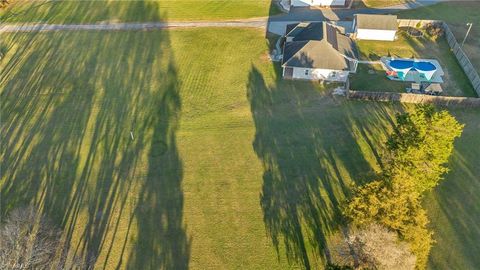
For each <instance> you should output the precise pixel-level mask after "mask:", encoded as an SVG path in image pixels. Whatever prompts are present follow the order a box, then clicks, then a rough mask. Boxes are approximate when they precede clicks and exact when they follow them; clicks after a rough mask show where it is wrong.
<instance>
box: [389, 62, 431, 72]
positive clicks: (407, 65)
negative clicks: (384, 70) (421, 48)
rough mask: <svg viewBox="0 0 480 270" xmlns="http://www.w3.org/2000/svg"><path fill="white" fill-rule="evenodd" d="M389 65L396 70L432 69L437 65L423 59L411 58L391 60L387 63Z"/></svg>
mask: <svg viewBox="0 0 480 270" xmlns="http://www.w3.org/2000/svg"><path fill="white" fill-rule="evenodd" d="M389 65H390V67H392V68H394V69H398V70H402V69H415V70H418V71H434V70H436V69H437V67H436V66H435V65H434V64H432V63H430V62H425V61H413V60H392V61H390V63H389Z"/></svg>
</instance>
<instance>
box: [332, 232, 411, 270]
mask: <svg viewBox="0 0 480 270" xmlns="http://www.w3.org/2000/svg"><path fill="white" fill-rule="evenodd" d="M334 252H335V253H336V254H335V256H334V258H336V260H338V262H337V264H341V265H350V266H353V267H355V268H356V269H396V270H411V269H414V268H415V262H416V258H415V255H413V254H412V253H411V251H410V248H409V246H408V244H407V243H405V242H401V241H399V240H398V236H397V234H396V233H395V232H392V231H390V230H388V229H387V228H385V227H383V226H380V225H377V224H372V225H370V226H368V227H366V228H364V229H360V230H358V231H356V232H354V233H353V234H351V235H350V236H349V237H347V238H346V239H345V240H344V241H343V242H341V243H340V244H338V245H337V246H336V248H335V249H334Z"/></svg>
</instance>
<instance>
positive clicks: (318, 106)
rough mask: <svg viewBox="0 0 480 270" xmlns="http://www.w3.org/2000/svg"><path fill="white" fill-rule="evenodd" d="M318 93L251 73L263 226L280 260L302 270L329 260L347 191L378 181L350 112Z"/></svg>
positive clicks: (314, 88)
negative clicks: (330, 241) (330, 239)
mask: <svg viewBox="0 0 480 270" xmlns="http://www.w3.org/2000/svg"><path fill="white" fill-rule="evenodd" d="M317 88H318V87H317V86H315V85H314V84H311V83H308V82H290V81H283V80H282V79H278V80H277V81H276V82H275V84H274V85H273V86H271V85H267V83H266V82H265V80H264V78H263V75H262V74H261V72H260V71H259V70H258V69H256V68H255V67H252V70H251V72H250V74H249V80H248V85H247V91H248V94H247V95H248V98H249V100H250V105H251V110H252V114H253V117H254V122H255V127H256V135H255V140H254V142H253V147H254V150H255V152H256V153H257V155H258V156H259V157H260V158H261V159H262V160H263V165H264V175H263V188H262V192H261V195H260V204H261V207H262V210H263V213H264V222H265V226H266V229H267V232H268V234H269V236H270V237H271V239H272V242H273V244H274V246H275V247H276V249H277V252H278V255H279V257H283V256H284V255H285V257H286V258H287V260H288V261H289V262H290V263H292V264H296V265H299V266H300V267H301V268H305V269H311V268H314V269H317V268H322V267H323V266H324V263H325V262H326V261H328V260H329V259H330V255H329V249H328V236H329V235H330V234H332V233H333V232H334V231H336V230H338V229H339V228H340V226H341V224H342V222H343V221H342V217H341V212H340V206H341V203H342V201H343V200H344V199H345V197H346V196H348V194H349V192H350V189H351V185H352V184H354V183H355V182H357V183H358V182H361V180H369V179H371V178H372V177H373V175H374V174H375V171H374V170H373V168H372V165H371V164H372V163H375V160H373V161H372V160H370V161H367V160H366V159H365V156H364V153H363V152H362V149H361V147H360V145H359V144H358V142H357V138H356V137H355V136H354V134H353V132H352V130H351V124H352V119H351V117H356V116H355V115H352V113H351V112H349V111H348V110H345V106H350V105H344V104H337V103H336V102H337V101H335V99H332V98H331V97H329V96H328V95H326V94H325V93H322V92H320V91H319V90H318V89H317ZM340 102H341V101H340ZM351 105H352V106H356V104H351ZM356 111H357V112H358V110H356ZM362 113H366V112H362ZM360 136H362V135H361V134H360ZM283 253H285V254H283Z"/></svg>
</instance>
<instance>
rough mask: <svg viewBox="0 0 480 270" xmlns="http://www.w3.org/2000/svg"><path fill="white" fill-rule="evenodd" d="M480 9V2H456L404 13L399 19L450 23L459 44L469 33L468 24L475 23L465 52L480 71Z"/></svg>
mask: <svg viewBox="0 0 480 270" xmlns="http://www.w3.org/2000/svg"><path fill="white" fill-rule="evenodd" d="M479 9H480V2H479V1H465V2H463V1H454V2H450V3H440V4H436V5H433V6H428V7H423V8H419V9H414V10H407V11H402V12H400V13H399V18H412V19H435V20H443V21H445V22H447V23H448V25H449V26H450V28H451V29H452V31H453V33H454V35H455V37H456V38H457V41H458V42H462V41H463V38H464V37H465V34H466V33H467V30H468V26H466V24H467V23H469V22H471V23H473V27H472V30H471V32H470V34H469V37H468V38H467V40H466V42H465V45H464V48H463V49H464V50H465V53H467V54H468V57H469V59H470V61H472V64H473V65H474V66H475V67H476V68H477V69H478V70H480V49H479V48H480V27H479V26H480V13H479V12H478V10H479Z"/></svg>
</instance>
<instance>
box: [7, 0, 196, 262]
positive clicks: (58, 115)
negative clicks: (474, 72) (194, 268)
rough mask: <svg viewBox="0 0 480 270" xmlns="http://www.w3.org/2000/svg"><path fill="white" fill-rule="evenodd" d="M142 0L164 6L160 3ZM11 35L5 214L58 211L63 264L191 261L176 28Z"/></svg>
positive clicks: (51, 213)
mask: <svg viewBox="0 0 480 270" xmlns="http://www.w3.org/2000/svg"><path fill="white" fill-rule="evenodd" d="M133 3H134V4H132V5H135V8H137V9H138V8H141V9H142V10H144V11H145V12H146V13H149V12H152V13H153V14H160V13H159V10H158V7H157V4H155V3H150V4H144V5H143V6H141V7H140V6H139V5H140V4H139V3H138V2H133ZM162 19H163V18H160V17H158V18H157V20H158V21H160V20H162ZM6 38H7V39H8V42H10V44H9V45H7V47H8V48H9V49H8V50H7V52H6V55H5V58H4V59H2V62H0V65H1V66H2V70H1V75H0V86H1V87H0V88H1V89H2V92H1V96H0V98H1V113H2V126H1V133H2V154H1V159H2V185H1V194H2V196H1V206H2V209H1V214H2V216H3V217H4V216H5V215H6V214H8V212H9V211H10V210H11V209H12V208H14V207H17V206H19V205H22V204H32V205H34V206H36V207H38V209H40V210H41V211H43V212H44V213H45V214H46V215H47V216H49V217H51V218H53V219H54V220H55V221H56V222H57V223H58V224H60V225H61V226H62V227H63V229H64V238H65V246H64V247H63V252H65V253H67V254H68V258H69V259H68V261H67V262H59V263H60V264H65V263H67V264H68V263H71V261H72V260H73V261H76V263H78V262H79V261H81V264H80V265H82V266H83V267H85V268H86V266H91V265H95V266H96V267H99V268H112V267H115V266H116V267H117V268H125V267H127V268H131V269H186V268H188V264H189V257H190V239H187V236H186V232H185V227H184V224H183V192H182V188H181V181H182V177H183V173H182V162H181V160H180V157H179V154H178V151H177V147H176V139H175V138H176V135H175V134H176V130H177V123H178V121H179V117H180V111H181V101H180V97H179V94H178V91H179V90H178V89H179V85H178V83H177V73H176V66H175V62H174V60H173V57H172V51H171V48H170V39H169V34H168V31H156V32H140V31H139V32H136V31H131V32H109V33H107V32H52V33H28V34H20V33H16V34H11V35H8V37H6ZM130 131H132V135H134V138H133V139H132V137H131V135H130ZM120 247H121V248H120ZM127 254H128V257H127ZM99 257H100V258H101V260H99ZM122 258H128V261H123V260H122Z"/></svg>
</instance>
